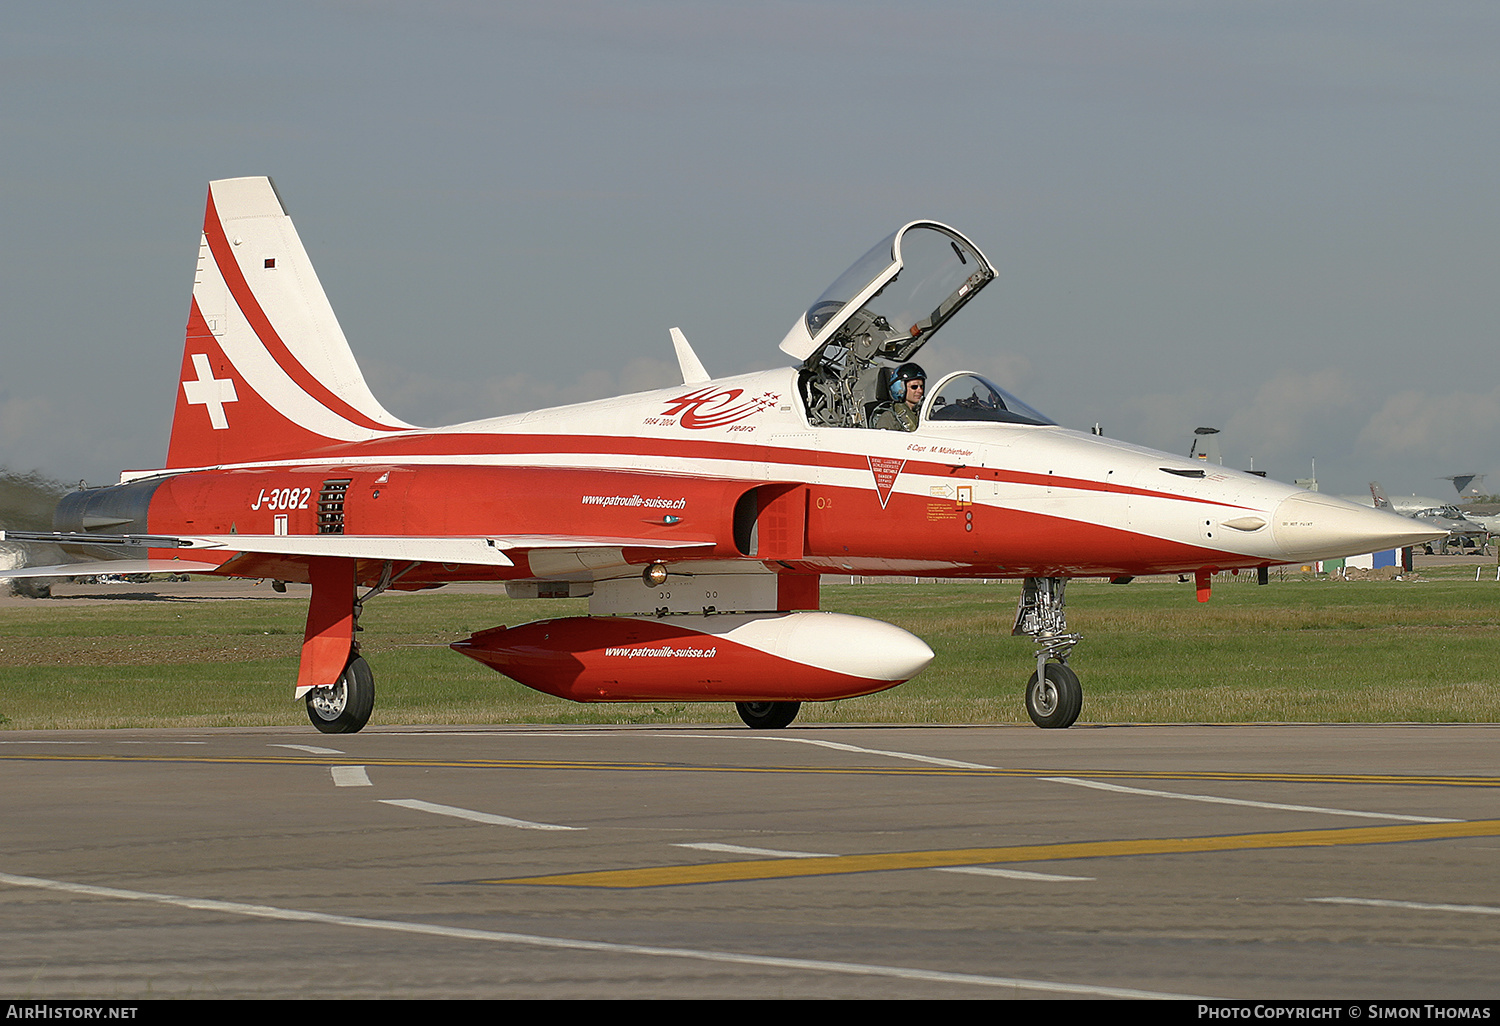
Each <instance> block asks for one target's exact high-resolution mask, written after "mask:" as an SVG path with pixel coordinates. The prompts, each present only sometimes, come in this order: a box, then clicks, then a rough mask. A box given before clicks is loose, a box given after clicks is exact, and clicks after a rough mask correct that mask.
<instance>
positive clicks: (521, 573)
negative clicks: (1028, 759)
mask: <svg viewBox="0 0 1500 1026" xmlns="http://www.w3.org/2000/svg"><path fill="white" fill-rule="evenodd" d="M575 270H576V269H575ZM995 278H996V272H995V269H994V266H993V265H992V264H991V262H990V260H989V259H988V258H987V257H986V256H985V255H984V253H983V252H981V251H980V249H979V247H978V246H977V245H975V244H974V243H973V242H972V241H970V240H969V239H968V238H967V237H965V236H964V235H963V234H961V233H960V232H958V231H957V230H956V229H954V228H951V227H949V226H947V225H944V224H940V223H938V222H936V221H926V220H919V221H911V222H908V223H906V224H904V225H901V226H900V227H898V228H897V229H896V230H895V231H893V232H891V233H890V234H889V235H887V236H886V237H885V238H883V239H882V240H881V241H880V242H878V243H877V244H876V245H875V246H874V247H873V248H872V249H870V250H869V252H867V253H866V254H865V255H864V256H863V257H861V258H860V259H859V260H857V261H856V262H855V263H854V265H853V266H852V267H851V268H850V269H849V270H848V271H846V272H845V273H844V274H843V275H841V276H840V277H839V278H838V279H837V280H836V281H835V282H834V283H833V285H832V286H830V287H829V288H828V289H827V290H826V291H825V292H824V293H823V294H822V295H821V296H820V297H819V298H818V299H817V300H815V301H814V302H813V303H812V305H811V306H809V307H808V308H807V310H806V311H805V312H803V313H801V314H798V315H797V316H796V318H795V320H794V322H793V324H792V327H791V330H790V331H789V332H788V333H787V335H786V337H785V338H784V339H783V340H782V341H781V350H782V351H783V352H784V353H786V354H787V355H788V356H790V357H791V359H792V361H793V363H792V364H791V365H790V366H780V367H776V368H773V369H771V370H765V371H758V372H754V373H749V374H740V375H737V376H734V377H728V378H713V377H711V376H710V375H709V374H708V373H707V371H706V370H705V369H704V366H703V364H702V362H701V361H700V360H699V359H698V357H697V355H696V353H694V351H693V349H692V347H691V346H690V345H689V344H688V341H687V339H686V338H685V337H684V336H683V335H682V333H681V332H679V331H675V330H674V331H672V332H671V336H672V339H673V343H674V346H675V348H676V351H677V354H678V359H679V366H680V367H681V370H682V378H683V380H682V382H681V383H667V384H664V386H663V387H661V388H658V389H654V390H651V391H647V392H640V393H637V394H634V395H627V396H620V397H617V398H612V399H604V400H599V401H596V402H588V403H580V404H577V405H573V406H567V407H562V408H558V409H547V410H537V411H534V412H530V413H520V414H513V415H509V416H503V417H496V418H493V419H489V420H481V421H475V422H471V423H466V424H458V425H454V426H451V427H442V428H420V427H415V426H413V425H410V424H407V423H405V422H404V421H402V420H400V419H398V418H397V417H395V416H393V415H392V414H391V413H389V412H388V411H387V410H386V409H385V408H384V407H383V406H382V405H381V404H380V402H379V401H378V400H377V399H376V398H375V396H374V395H373V394H372V393H371V391H370V389H369V387H368V386H367V385H366V383H365V379H364V376H363V374H362V373H361V372H360V369H359V366H358V364H357V363H356V361H355V359H354V355H353V352H352V351H351V349H350V347H349V344H348V342H347V341H346V339H345V337H344V334H343V331H342V329H341V328H340V327H339V324H338V320H337V319H336V317H335V316H334V313H333V310H332V308H331V307H330V306H329V304H328V300H327V298H326V296H325V295H324V293H323V289H322V286H321V285H320V284H319V282H318V277H317V275H316V273H315V272H314V271H313V267H312V263H311V261H310V260H309V258H308V256H307V253H306V251H305V250H304V248H303V246H302V243H301V241H300V239H299V237H298V234H297V232H296V229H295V228H294V227H293V225H292V221H291V218H290V217H288V216H287V214H286V211H285V209H284V208H283V206H282V203H281V200H280V197H279V196H278V194H277V192H276V190H275V189H274V187H273V186H272V185H271V182H270V180H269V179H266V178H238V179H229V180H225V181H217V182H213V183H212V184H211V185H210V187H209V195H208V204H207V209H206V211H205V215H204V221H203V233H202V236H201V241H200V244H199V251H198V261H197V269H196V274H195V277H194V286H193V298H192V303H191V305H190V308H189V313H188V323H187V332H186V340H185V344H184V346H183V349H182V358H181V361H180V363H179V373H178V385H177V390H176V406H175V410H174V415H173V420H172V432H171V438H170V441H169V443H168V446H167V451H166V459H165V462H164V465H163V466H162V467H161V468H158V469H148V470H133V471H126V472H124V473H122V474H121V477H120V482H119V483H118V484H116V485H111V486H108V487H104V488H95V489H87V490H81V491H77V492H74V493H72V494H70V495H68V496H66V497H65V498H64V499H63V500H62V502H61V503H60V504H59V506H58V510H57V514H56V518H55V521H54V526H55V527H56V531H54V532H33V533H17V532H6V533H5V535H4V538H0V540H4V539H11V540H23V541H28V540H29V541H44V542H57V543H61V544H64V545H66V546H69V547H70V550H71V551H73V552H75V553H78V554H89V553H93V554H106V555H109V554H112V555H116V556H120V557H123V558H124V565H123V566H120V567H116V568H114V570H113V572H131V573H137V572H144V571H160V570H170V571H174V572H178V573H182V572H191V573H202V574H216V575H221V576H231V577H244V578H261V579H265V578H269V579H272V580H273V581H278V582H287V581H295V582H301V583H306V584H310V585H311V587H312V593H311V598H310V601H309V610H308V617H307V627H306V631H305V633H304V638H303V642H302V649H301V662H300V665H299V668H298V677H297V682H296V689H295V692H294V693H295V695H296V697H297V698H298V699H300V700H302V701H304V702H305V703H306V706H307V713H308V718H309V719H310V721H311V722H312V723H313V725H314V726H316V727H317V728H318V729H319V730H321V731H324V732H329V733H338V732H349V731H356V730H359V729H360V728H361V727H363V726H364V725H365V723H366V722H367V721H368V719H369V717H370V715H371V711H372V709H373V707H374V701H375V686H374V675H373V671H372V669H371V667H370V664H369V662H368V661H367V660H366V659H365V657H364V655H363V654H362V646H361V643H360V642H359V641H358V640H357V634H356V629H357V627H358V624H357V621H358V619H359V615H360V612H361V610H362V608H363V606H364V604H365V603H366V602H368V601H369V600H370V599H371V598H373V597H374V596H375V595H378V594H380V593H382V592H384V591H386V590H388V589H398V590H408V589H420V588H433V587H440V586H442V585H444V584H447V583H449V582H453V581H503V582H505V586H506V590H507V591H508V592H509V593H510V594H511V595H514V596H521V597H530V598H550V597H566V596H574V597H587V598H588V615H584V616H578V615H563V616H559V617H555V618H550V619H545V620H541V621H537V622H534V623H529V624H524V625H520V626H515V627H507V626H499V627H493V628H490V629H488V630H482V631H478V632H477V633H474V634H472V635H471V636H469V637H467V638H463V639H459V640H456V641H455V642H454V643H453V647H454V648H455V649H456V650H457V651H459V652H461V653H463V654H464V655H466V656H469V657H471V658H473V659H476V660H478V661H480V662H481V663H483V664H485V665H487V666H490V667H493V668H494V669H496V670H498V671H499V672H501V673H503V674H505V675H507V676H509V677H511V678H513V679H515V680H517V681H519V682H521V683H522V684H525V685H526V686H528V687H532V688H536V689H538V690H541V691H544V692H547V693H549V694H554V695H559V696H562V697H565V698H569V699H572V700H575V701H580V702H612V701H624V702H630V701H651V702H654V701H663V700H667V701H718V702H733V703H735V704H736V706H737V708H738V711H739V714H740V716H741V717H742V718H743V719H744V721H745V722H746V723H747V724H749V725H750V726H752V727H757V728H767V727H782V726H785V725H786V724H788V723H789V722H791V720H792V718H793V717H794V716H795V715H796V714H797V711H798V708H799V706H800V703H802V702H806V701H826V700H832V699H845V698H852V697H856V696H859V695H865V694H869V693H871V692H875V691H879V690H882V689H885V688H889V687H893V686H895V685H897V684H899V683H902V682H903V681H906V680H909V679H911V678H912V677H914V676H916V675H917V674H918V673H920V672H921V671H922V670H923V668H924V667H926V666H927V665H928V663H929V662H930V661H931V660H932V658H933V652H932V650H931V649H930V648H929V647H928V646H927V645H926V644H925V643H924V642H923V641H921V640H920V639H918V638H916V637H914V636H913V635H911V634H909V633H908V632H906V631H904V630H902V629H900V628H898V627H895V626H892V625H891V624H888V623H883V622H881V621H878V620H873V619H868V618H864V617H856V616H849V615H844V614H838V613H830V612H822V611H820V610H819V606H820V589H819V582H820V580H821V578H822V576H823V575H826V574H839V575H844V574H859V575H865V576H880V575H892V576H910V575H922V576H929V577H931V576H941V577H950V578H988V579H994V578H1012V579H1020V580H1021V581H1022V589H1021V598H1020V601H1019V604H1018V607H1017V611H1016V618H1015V623H1014V628H1013V631H1012V633H1014V634H1019V635H1026V636H1029V637H1030V638H1032V639H1033V641H1034V642H1035V644H1036V649H1035V662H1036V672H1035V673H1033V674H1032V676H1031V679H1030V681H1029V682H1027V684H1026V686H1025V702H1026V708H1027V710H1028V713H1029V714H1030V716H1031V718H1032V720H1033V721H1034V722H1035V723H1037V724H1038V725H1039V726H1042V727H1067V726H1069V725H1070V724H1072V723H1073V721H1074V720H1075V719H1076V718H1077V716H1078V714H1079V710H1080V708H1081V705H1082V695H1083V692H1082V687H1081V685H1080V683H1079V679H1078V676H1077V675H1076V674H1075V673H1074V671H1073V670H1072V668H1071V666H1070V664H1069V658H1070V655H1071V653H1072V652H1073V650H1074V647H1075V645H1076V644H1077V642H1078V640H1079V636H1078V635H1077V634H1076V633H1073V632H1071V631H1069V629H1068V625H1067V622H1066V617H1065V614H1064V589H1065V586H1066V584H1067V582H1068V581H1069V580H1071V579H1073V578H1077V577H1101V578H1110V579H1123V578H1127V577H1130V576H1133V575H1139V574H1151V573H1171V574H1190V575H1193V576H1194V577H1195V578H1196V580H1197V585H1198V595H1199V598H1200V599H1201V600H1206V599H1207V598H1208V595H1209V588H1210V583H1211V578H1212V575H1213V573H1214V572H1215V571H1217V570H1221V569H1223V570H1227V569H1231V568H1248V569H1257V568H1265V567H1268V566H1272V565H1276V564H1281V563H1288V562H1301V561H1306V560H1311V559H1317V558H1324V557H1335V556H1342V555H1349V554H1355V553H1362V552H1370V551H1372V550H1374V549H1378V548H1388V547H1391V546H1395V545H1407V544H1412V543H1416V542H1421V541H1424V540H1426V539H1429V538H1433V537H1437V536H1439V535H1440V534H1441V532H1437V531H1434V530H1433V529H1432V528H1430V527H1428V526H1427V525H1423V524H1417V523H1414V522H1412V521H1410V520H1407V519H1405V518H1402V517H1398V516H1395V515H1394V514H1392V513H1390V512H1387V511H1385V510H1375V509H1369V508H1366V507H1362V506H1357V505H1354V504H1352V503H1348V502H1342V501H1339V500H1337V499H1333V498H1330V497H1326V496H1320V495H1316V494H1313V493H1310V492H1306V491H1303V490H1302V489H1299V488H1295V487H1293V486H1291V485H1285V484H1279V483H1277V482H1274V481H1268V480H1266V479H1264V478H1261V477H1257V476H1253V475H1250V474H1244V473H1240V472H1238V471H1233V470H1227V469H1224V468H1222V467H1219V466H1217V465H1205V463H1204V462H1203V461H1200V460H1196V459H1186V458H1184V457H1181V456H1175V455H1172V454H1169V453H1164V452H1156V451H1153V450H1150V449H1144V448H1140V447H1138V446H1133V445H1129V444H1126V443H1124V442H1118V441H1114V440H1111V439H1107V438H1103V437H1101V436H1098V435H1093V434H1089V433H1086V432H1079V431H1071V430H1068V429H1067V428H1064V427H1061V426H1059V425H1058V424H1057V423H1055V422H1054V421H1053V420H1052V419H1051V418H1049V417H1047V416H1045V415H1044V414H1042V413H1040V412H1039V411H1037V410H1035V409H1033V408H1032V407H1031V406H1029V405H1027V404H1026V403H1024V402H1022V401H1021V400H1020V399H1018V398H1016V397H1015V396H1014V395H1012V394H1011V393H1009V392H1008V391H1006V390H1005V389H1004V388H1003V387H1001V386H1000V385H999V384H997V383H995V382H993V381H991V380H989V379H988V378H986V377H985V376H984V375H982V374H979V373H976V372H974V371H970V370H962V369H959V370H953V371H949V372H947V373H944V374H935V375H932V377H931V379H930V382H931V384H930V387H921V386H925V385H927V383H928V380H929V378H928V375H927V373H926V371H925V370H923V369H922V368H921V367H920V366H918V365H916V364H915V362H914V359H915V357H916V355H917V353H918V351H919V350H920V349H921V348H922V347H923V346H924V345H926V343H927V341H928V340H929V339H930V338H932V336H933V335H935V334H936V333H937V332H938V331H939V330H940V329H941V328H942V327H943V326H944V325H945V324H947V322H948V321H949V320H950V319H951V318H953V317H954V316H955V315H957V314H958V313H959V312H960V311H961V310H962V309H963V308H964V307H965V306H967V305H968V304H969V303H970V302H972V301H973V300H974V299H975V297H977V296H978V295H979V294H980V292H981V291H983V290H984V289H985V288H987V287H988V286H989V285H990V284H991V283H993V282H994V280H995ZM768 341H769V340H768ZM422 344H423V345H428V346H430V345H439V344H441V342H440V341H434V340H432V339H424V340H422ZM131 355H132V358H135V359H142V358H145V356H144V355H143V354H131ZM897 404H901V405H903V406H905V407H906V409H905V410H904V411H896V412H900V413H901V417H899V418H898V417H894V416H893V417H889V418H886V417H885V416H884V414H886V413H888V412H892V411H893V408H894V407H895V406H896V405H897ZM887 421H888V422H890V423H892V424H897V425H898V426H906V427H909V428H910V430H878V429H875V428H873V427H872V426H871V425H873V424H876V423H884V422H887ZM78 572H80V571H79V568H78V567H77V566H76V565H73V566H59V567H51V568H36V567H28V568H26V569H25V570H24V571H21V572H20V574H21V575H24V576H28V577H36V576H41V575H43V574H44V573H59V574H69V573H78ZM88 572H91V573H98V572H110V570H109V569H108V568H94V569H91V570H90V571H88ZM360 588H366V589H368V591H366V592H365V593H364V594H363V595H361V594H360V593H359V589H360ZM997 592H998V589H997Z"/></svg>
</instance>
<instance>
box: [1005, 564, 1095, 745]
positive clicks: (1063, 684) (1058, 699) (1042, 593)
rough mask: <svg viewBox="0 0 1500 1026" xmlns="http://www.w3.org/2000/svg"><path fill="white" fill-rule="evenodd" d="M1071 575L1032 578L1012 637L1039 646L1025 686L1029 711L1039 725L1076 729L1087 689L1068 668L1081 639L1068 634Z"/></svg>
mask: <svg viewBox="0 0 1500 1026" xmlns="http://www.w3.org/2000/svg"><path fill="white" fill-rule="evenodd" d="M1067 584H1068V579H1067V578H1066V577H1028V578H1026V579H1025V580H1024V581H1023V582H1022V585H1021V601H1020V603H1019V604H1018V605H1017V606H1016V624H1015V627H1014V628H1012V630H1011V634H1012V635H1022V634H1024V635H1026V636H1027V637H1029V638H1031V640H1032V641H1033V642H1034V643H1035V644H1036V672H1035V673H1033V674H1032V675H1031V679H1030V680H1028V681H1027V682H1026V713H1027V715H1029V716H1030V717H1031V722H1032V723H1035V724H1036V725H1037V726H1038V727H1045V728H1048V729H1057V730H1060V729H1063V728H1065V727H1071V726H1072V725H1073V721H1074V720H1076V719H1078V714H1079V712H1080V711H1081V710H1082V709H1083V686H1082V685H1081V684H1080V683H1079V682H1078V675H1077V674H1076V673H1074V672H1073V671H1072V670H1071V669H1069V668H1068V665H1067V663H1068V656H1069V654H1071V653H1072V651H1073V646H1074V645H1076V644H1078V642H1079V639H1080V636H1079V635H1077V634H1070V633H1069V632H1068V621H1067V616H1066V614H1065V613H1064V611H1063V606H1064V599H1063V589H1064V588H1066V587H1067Z"/></svg>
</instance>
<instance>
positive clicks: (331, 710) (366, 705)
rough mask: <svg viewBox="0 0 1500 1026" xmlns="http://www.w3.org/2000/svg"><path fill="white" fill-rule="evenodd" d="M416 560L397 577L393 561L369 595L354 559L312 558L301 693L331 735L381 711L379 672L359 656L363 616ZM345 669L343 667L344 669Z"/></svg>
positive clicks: (316, 720)
mask: <svg viewBox="0 0 1500 1026" xmlns="http://www.w3.org/2000/svg"><path fill="white" fill-rule="evenodd" d="M414 566H416V564H415V563H413V564H411V565H410V566H408V567H407V568H406V569H405V570H403V571H401V573H399V574H395V575H392V572H391V571H392V565H391V563H390V561H387V562H386V563H385V565H384V566H383V567H382V568H381V572H380V580H379V581H378V582H377V583H376V585H375V586H374V587H373V588H371V589H370V590H369V591H367V592H365V594H364V597H363V598H361V597H360V595H359V589H358V584H357V582H356V579H355V571H356V565H355V561H354V560H352V559H345V558H332V557H313V558H312V559H310V560H308V577H309V583H311V584H312V598H311V599H310V600H309V601H308V606H307V631H306V633H305V634H304V635H303V637H302V662H301V665H300V666H299V667H298V670H297V686H298V691H299V692H301V693H303V694H304V697H305V699H306V701H307V718H308V720H309V721H311V722H312V725H313V726H314V727H317V728H318V729H319V730H320V731H322V732H323V733H325V734H353V733H355V732H356V731H359V730H361V729H363V727H364V725H365V724H366V723H368V722H370V713H372V712H374V710H375V674H374V673H373V672H371V670H370V664H369V663H367V662H365V660H364V659H363V658H362V657H361V656H360V654H359V642H358V641H355V640H354V636H355V634H356V633H357V632H358V631H360V630H362V629H363V628H361V627H360V626H359V616H360V614H361V613H362V612H364V606H365V603H366V602H368V601H369V600H370V599H372V598H374V597H375V596H376V595H379V594H380V593H381V592H383V591H385V590H386V589H387V588H389V587H390V586H391V585H392V584H394V583H395V582H396V581H398V580H400V579H401V577H402V576H403V575H405V574H406V573H409V572H410V571H411V569H412V567H414ZM340 667H342V669H340ZM328 680H331V681H332V682H333V683H331V684H325V683H321V682H322V681H328Z"/></svg>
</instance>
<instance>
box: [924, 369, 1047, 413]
mask: <svg viewBox="0 0 1500 1026" xmlns="http://www.w3.org/2000/svg"><path fill="white" fill-rule="evenodd" d="M922 419H923V420H931V421H939V422H951V421H960V420H968V421H988V422H990V423H991V424H1055V423H1057V422H1056V421H1054V420H1052V419H1051V418H1050V417H1047V416H1045V415H1044V414H1041V413H1038V412H1037V411H1036V410H1033V409H1032V408H1031V407H1030V406H1027V405H1026V404H1025V403H1023V402H1021V400H1019V399H1017V398H1016V397H1015V396H1013V395H1011V394H1010V393H1009V392H1007V391H1006V390H1005V389H1003V388H1001V387H1000V386H999V385H997V384H995V383H994V382H993V381H990V380H989V379H988V378H985V377H982V376H981V375H978V374H975V373H974V372H973V371H959V372H958V373H957V374H950V375H948V376H947V377H946V378H944V379H943V380H942V381H939V382H938V383H937V387H935V388H934V389H933V390H932V393H931V394H930V395H928V397H927V409H926V411H925V412H924V414H923V417H922Z"/></svg>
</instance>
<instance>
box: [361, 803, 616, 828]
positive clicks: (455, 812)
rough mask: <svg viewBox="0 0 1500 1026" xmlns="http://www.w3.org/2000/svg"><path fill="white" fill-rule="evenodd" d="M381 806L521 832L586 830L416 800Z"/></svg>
mask: <svg viewBox="0 0 1500 1026" xmlns="http://www.w3.org/2000/svg"><path fill="white" fill-rule="evenodd" d="M379 801H380V803H381V804H382V805H399V806H400V807H401V808H403V809H416V810H417V811H418V812H431V813H435V814H437V815H439V816H452V817H453V818H454V819H467V820H470V821H472V822H475V823H487V824H489V825H490V826H508V827H516V828H518V829H521V830H587V829H588V827H577V826H561V825H559V824H557V823H533V822H531V820H529V819H512V818H511V817H509V816H497V815H495V814H494V813H491V812H475V811H474V810H473V809H460V808H458V807H457V806H454V805H437V804H434V803H433V802H424V801H421V800H420V799H417V798H381V799H379Z"/></svg>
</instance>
